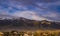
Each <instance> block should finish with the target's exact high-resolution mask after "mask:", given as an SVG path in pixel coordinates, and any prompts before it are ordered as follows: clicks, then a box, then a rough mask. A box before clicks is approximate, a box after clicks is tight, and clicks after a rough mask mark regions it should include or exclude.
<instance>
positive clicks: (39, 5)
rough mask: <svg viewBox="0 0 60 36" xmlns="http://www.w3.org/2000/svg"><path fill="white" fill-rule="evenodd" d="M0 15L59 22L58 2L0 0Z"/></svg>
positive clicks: (59, 1) (59, 6)
mask: <svg viewBox="0 0 60 36" xmlns="http://www.w3.org/2000/svg"><path fill="white" fill-rule="evenodd" d="M0 14H1V15H10V16H16V17H24V18H28V19H33V20H52V21H60V0H0Z"/></svg>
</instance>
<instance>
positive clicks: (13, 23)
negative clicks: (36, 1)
mask: <svg viewBox="0 0 60 36" xmlns="http://www.w3.org/2000/svg"><path fill="white" fill-rule="evenodd" d="M1 29H60V23H59V22H52V21H47V20H42V21H36V20H30V19H26V18H22V17H20V18H18V19H14V18H13V19H3V20H0V30H1Z"/></svg>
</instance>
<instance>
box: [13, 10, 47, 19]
mask: <svg viewBox="0 0 60 36" xmlns="http://www.w3.org/2000/svg"><path fill="white" fill-rule="evenodd" d="M13 15H14V16H18V17H24V18H28V19H32V20H48V19H46V18H44V17H42V16H39V15H37V13H36V12H34V11H22V12H20V11H18V12H15V13H13Z"/></svg>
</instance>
